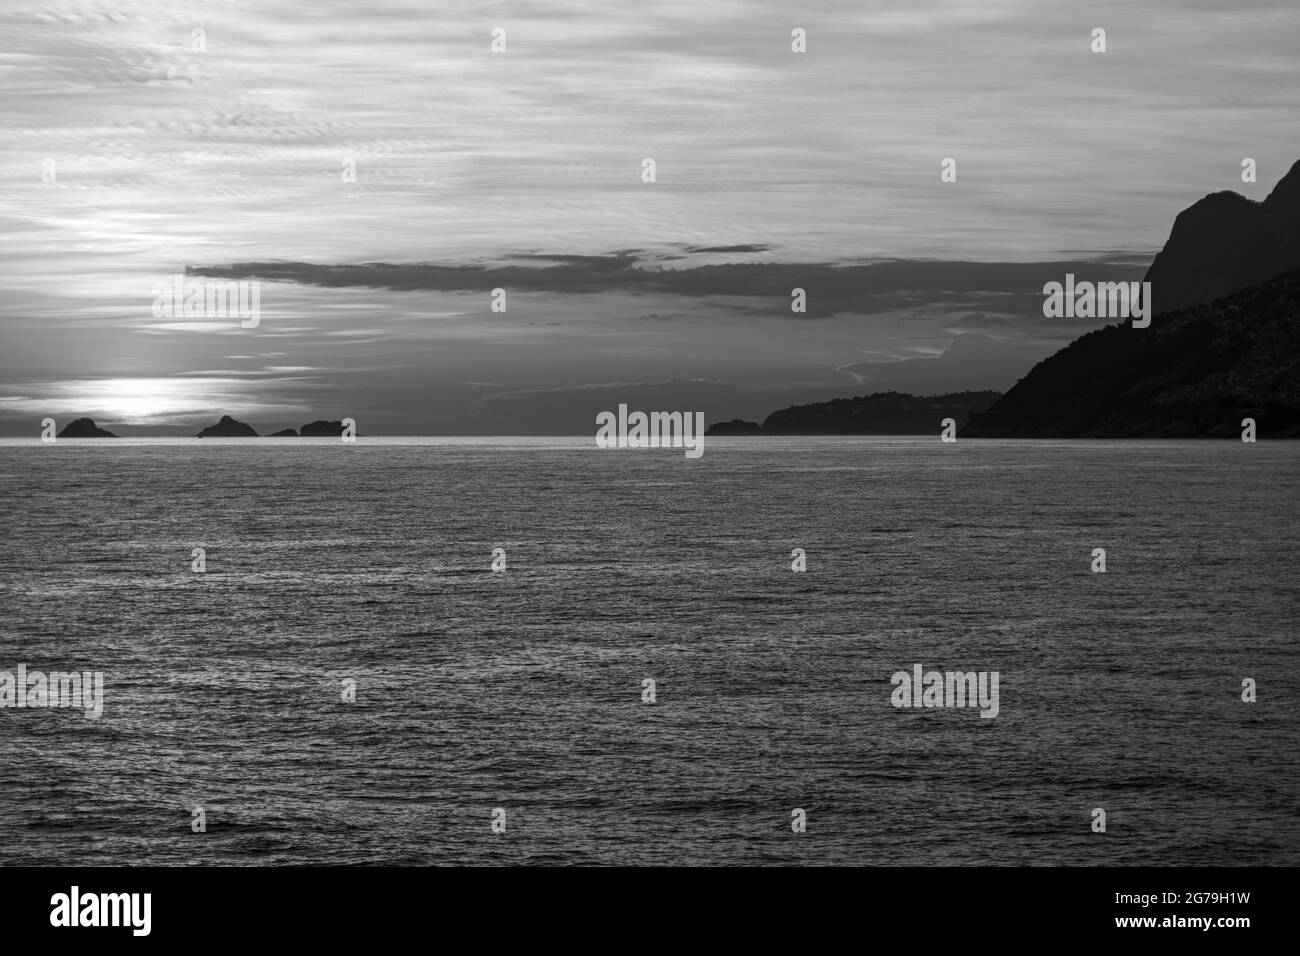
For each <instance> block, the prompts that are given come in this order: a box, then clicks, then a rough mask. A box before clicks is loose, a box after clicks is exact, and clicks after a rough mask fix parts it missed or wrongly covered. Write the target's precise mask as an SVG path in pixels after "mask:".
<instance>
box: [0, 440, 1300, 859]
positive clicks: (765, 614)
mask: <svg viewBox="0 0 1300 956" xmlns="http://www.w3.org/2000/svg"><path fill="white" fill-rule="evenodd" d="M1298 465H1300V443H1294V442H1291V443H1287V442H1267V441H1263V442H1259V443H1256V444H1243V443H1241V442H1238V441H1222V442H1215V441H1199V442H1196V441H1189V442H1181V441H1165V442H1141V441H1126V442H1100V441H1098V442H1084V441H1059V442H1057V441H1021V442H1010V441H1008V442H1002V441H974V440H966V441H958V442H956V443H955V444H943V443H941V442H940V441H939V440H938V439H937V437H933V436H928V437H925V438H840V439H837V438H808V439H799V438H790V439H782V438H754V439H743V438H734V439H712V438H710V439H706V443H705V452H704V455H703V457H701V458H699V459H697V460H691V459H687V458H686V457H685V456H684V454H683V452H682V451H681V450H680V449H677V450H674V449H641V450H635V449H622V450H619V449H605V450H601V449H597V448H595V447H594V444H593V440H592V438H591V437H590V436H587V437H584V438H575V439H481V440H478V439H475V440H470V439H465V440H456V439H443V440H439V439H383V438H367V437H362V438H360V439H359V440H358V441H357V442H356V443H355V444H347V443H344V442H340V441H337V440H324V439H322V440H307V439H284V440H273V439H258V440H246V441H242V442H241V441H220V440H203V441H197V440H189V439H186V440H154V441H132V440H126V439H119V440H102V441H73V440H61V441H58V442H56V443H53V444H49V445H44V444H42V443H41V442H40V441H38V440H22V441H19V440H7V441H0V509H2V510H0V536H2V537H0V540H2V541H3V547H2V548H0V671H10V672H13V671H15V669H16V668H17V667H18V666H19V665H20V664H21V665H24V666H25V667H26V668H27V670H28V671H29V672H30V671H36V670H41V671H54V670H65V671H73V670H76V671H83V672H94V671H98V672H102V675H103V687H104V690H103V700H102V715H101V716H100V717H98V718H97V719H92V718H87V717H86V716H85V715H84V714H83V713H82V712H81V711H80V710H76V709H73V708H52V707H47V708H41V707H24V708H18V707H8V708H0V863H3V864H9V865H14V864H85V865H129V864H177V865H203V864H234V865H245V864H247V865H261V864H341V865H365V864H377V863H392V864H418V865H441V864H495V865H513V864H537V863H545V864H579V865H619V864H647V865H666V864H686V865H723V864H759V865H763V864H795V863H799V864H837V865H844V864H848V865H927V864H958V865H963V864H999V865H1000V864H1052V865H1121V866H1123V865H1135V864H1154V865H1173V864H1187V865H1202V864H1225V865H1233V864H1236V865H1284V864H1285V865H1295V864H1297V863H1300V754H1298V753H1297V749H1298V744H1300V711H1298V709H1297V696H1298V694H1300V656H1298V654H1297V634H1296V621H1297V610H1298V604H1300V545H1298V544H1297V502H1298V501H1300V468H1298V467H1297V466H1298ZM1096 548H1103V549H1105V552H1106V554H1105V560H1106V570H1105V572H1104V573H1098V572H1094V571H1093V570H1092V567H1093V564H1094V560H1095V559H1094V556H1093V551H1094V549H1096ZM195 549H203V562H204V568H205V570H203V571H201V572H199V571H195V570H192V567H193V563H194V562H195V561H196V557H195V556H194V550H195ZM494 549H503V552H504V554H503V555H502V553H501V552H498V553H497V557H496V558H495V559H494V554H493V552H494ZM795 549H803V554H804V560H805V561H806V571H803V572H795V571H792V570H791V567H792V563H793V562H795V561H797V560H798V558H797V556H795V555H794V554H792V552H794V551H795ZM494 560H495V561H496V563H497V564H498V566H500V564H501V562H502V560H504V570H502V571H493V570H492V566H493V563H494ZM917 664H920V665H922V666H923V667H924V668H925V669H926V670H929V669H931V668H933V669H937V670H940V671H947V670H962V671H978V672H985V673H993V672H996V673H997V674H998V675H999V680H1000V683H999V688H1000V691H999V693H1000V701H999V709H998V713H997V716H996V717H995V718H992V719H987V718H984V717H981V712H980V710H978V709H975V708H970V707H966V708H960V707H948V708H945V707H935V708H912V707H901V708H900V707H895V706H894V705H893V703H892V702H891V695H892V692H893V691H894V686H893V682H892V681H891V675H893V674H895V673H896V672H899V671H902V672H907V673H911V672H912V671H913V668H914V666H915V665H917ZM647 679H649V680H652V681H653V685H648V684H646V683H645V682H646V680H647ZM1246 679H1249V680H1251V681H1254V682H1255V686H1256V693H1257V699H1256V700H1255V701H1254V702H1249V703H1248V702H1245V701H1244V700H1243V680H1246ZM651 691H653V702H649V700H648V697H649V694H650V692H651ZM350 693H351V694H354V696H355V699H354V700H345V699H344V698H345V697H347V696H348V695H349V694H350ZM1097 809H1102V810H1104V811H1105V832H1096V831H1095V820H1096V819H1097V818H1096V815H1095V813H1094V811H1095V810H1097ZM798 811H802V812H803V820H804V822H805V824H806V830H805V832H796V830H797V829H798V827H797V826H792V821H796V820H798V818H799V814H798ZM502 824H503V825H502ZM196 831H198V832H196Z"/></svg>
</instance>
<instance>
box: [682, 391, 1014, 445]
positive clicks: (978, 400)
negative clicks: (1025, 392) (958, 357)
mask: <svg viewBox="0 0 1300 956" xmlns="http://www.w3.org/2000/svg"><path fill="white" fill-rule="evenodd" d="M1001 394H1002V393H1001V392H950V393H948V394H945V395H926V396H920V395H910V394H908V393H907V392H875V393H873V394H871V395H860V396H858V397H857V398H836V399H832V400H831V401H829V402H812V403H810V404H808V405H791V406H790V407H789V408H783V409H781V410H780V411H776V412H773V413H772V414H771V415H768V416H767V418H765V419H763V424H762V426H761V427H760V426H759V425H757V424H755V423H754V422H746V421H742V420H740V419H733V420H732V421H729V422H722V423H720V424H717V425H711V426H710V427H709V429H708V430H707V431H706V432H705V433H704V434H705V435H715V436H718V435H760V434H761V435H928V434H930V433H931V432H934V433H936V434H937V433H938V431H939V429H940V422H941V421H942V420H943V419H945V418H953V419H955V420H956V421H957V423H958V425H960V424H961V423H963V422H965V421H966V419H967V418H968V417H969V416H970V415H971V414H972V413H973V412H977V411H983V410H984V409H986V408H988V407H989V406H990V405H992V404H993V403H994V402H995V401H996V400H997V399H998V398H1000V397H1001Z"/></svg>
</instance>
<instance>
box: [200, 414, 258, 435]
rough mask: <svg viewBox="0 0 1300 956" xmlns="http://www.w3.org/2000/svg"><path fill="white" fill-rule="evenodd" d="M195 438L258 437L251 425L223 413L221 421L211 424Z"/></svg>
mask: <svg viewBox="0 0 1300 956" xmlns="http://www.w3.org/2000/svg"><path fill="white" fill-rule="evenodd" d="M194 437H195V438H256V437H257V432H255V431H254V430H253V429H252V427H251V426H249V425H245V424H244V423H243V422H238V421H235V419H233V418H231V417H230V416H229V415H222V416H221V421H219V422H217V423H216V424H215V425H209V426H208V427H207V428H205V429H203V431H201V432H199V433H198V434H197V435H195V436H194Z"/></svg>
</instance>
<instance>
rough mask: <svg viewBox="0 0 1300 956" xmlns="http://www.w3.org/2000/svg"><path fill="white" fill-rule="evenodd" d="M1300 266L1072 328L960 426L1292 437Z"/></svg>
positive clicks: (998, 430) (1016, 431)
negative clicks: (1175, 304) (1244, 285)
mask: <svg viewBox="0 0 1300 956" xmlns="http://www.w3.org/2000/svg"><path fill="white" fill-rule="evenodd" d="M1298 317H1300V269H1297V270H1293V271H1291V272H1287V273H1284V274H1282V275H1280V276H1278V277H1276V278H1274V279H1272V280H1270V281H1269V282H1266V283H1264V284H1263V285H1260V286H1254V287H1252V288H1249V289H1243V290H1241V291H1240V292H1235V293H1233V294H1232V295H1229V296H1227V297H1226V298H1222V299H1216V300H1215V301H1213V302H1208V303H1199V304H1196V305H1189V306H1186V307H1184V308H1181V309H1178V310H1176V311H1173V312H1164V313H1161V314H1160V315H1159V316H1158V317H1157V318H1156V320H1155V321H1153V322H1152V324H1151V327H1150V328H1146V329H1135V328H1133V327H1132V326H1131V325H1129V324H1128V323H1127V322H1124V323H1120V324H1118V325H1109V326H1106V327H1105V328H1102V329H1097V330H1095V331H1093V332H1089V333H1088V334H1087V335H1084V336H1083V337H1082V338H1079V339H1076V340H1075V341H1074V342H1072V343H1070V344H1069V345H1068V346H1066V347H1065V348H1063V349H1061V351H1059V352H1057V353H1056V354H1055V355H1052V356H1050V357H1049V358H1046V359H1044V360H1043V361H1041V362H1039V363H1038V364H1037V365H1035V366H1034V367H1033V369H1031V370H1030V372H1029V374H1028V375H1026V376H1025V377H1024V378H1023V379H1021V380H1020V381H1019V382H1017V383H1016V385H1015V387H1014V388H1012V389H1011V390H1010V391H1009V392H1007V394H1006V395H1004V396H1003V397H1002V398H1001V399H1000V400H999V401H998V402H997V403H996V404H994V406H993V407H992V408H991V409H989V410H988V411H987V412H985V413H983V414H977V415H975V416H974V417H973V418H972V419H971V421H970V423H969V424H968V425H967V426H966V428H964V429H962V430H961V431H960V433H959V437H961V438H1134V437H1151V438H1199V437H1227V436H1239V435H1240V434H1241V431H1242V424H1241V423H1242V419H1244V418H1253V419H1254V420H1255V422H1256V427H1257V430H1258V435H1259V437H1260V438H1293V437H1300V318H1298Z"/></svg>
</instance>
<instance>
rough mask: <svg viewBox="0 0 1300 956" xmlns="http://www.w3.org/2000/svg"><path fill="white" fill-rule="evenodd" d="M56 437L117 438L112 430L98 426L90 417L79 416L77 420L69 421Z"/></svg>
mask: <svg viewBox="0 0 1300 956" xmlns="http://www.w3.org/2000/svg"><path fill="white" fill-rule="evenodd" d="M55 437H56V438H116V437H117V436H116V435H114V434H113V433H112V432H110V431H105V430H104V429H102V428H100V427H99V426H97V425H96V424H95V423H94V422H93V421H91V420H90V419H89V418H78V419H77V420H76V421H71V422H68V424H67V425H65V426H63V431H61V432H59V434H58V435H56V436H55Z"/></svg>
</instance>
